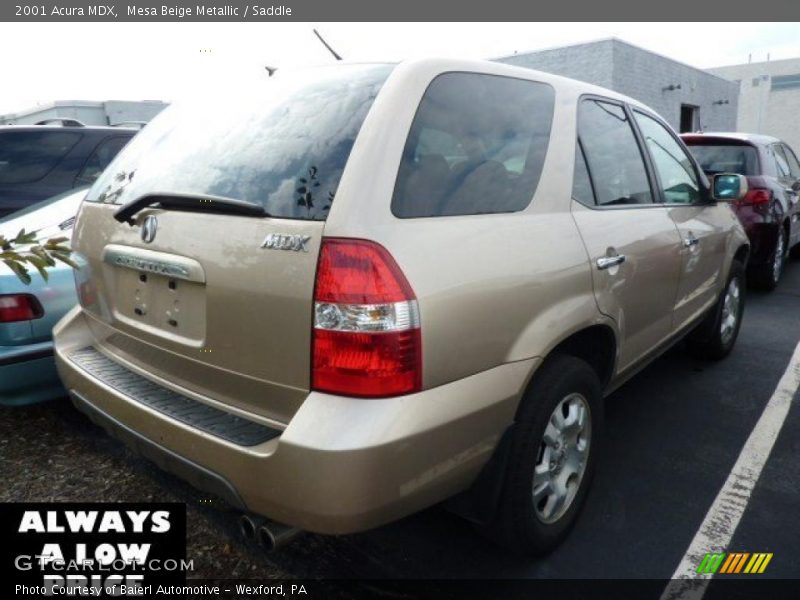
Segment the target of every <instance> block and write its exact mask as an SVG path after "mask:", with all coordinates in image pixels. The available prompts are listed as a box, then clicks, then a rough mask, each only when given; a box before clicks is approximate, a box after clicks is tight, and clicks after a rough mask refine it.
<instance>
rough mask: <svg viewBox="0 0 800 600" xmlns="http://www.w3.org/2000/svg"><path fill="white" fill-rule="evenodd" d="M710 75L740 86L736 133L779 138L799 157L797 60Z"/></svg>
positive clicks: (723, 69) (738, 67)
mask: <svg viewBox="0 0 800 600" xmlns="http://www.w3.org/2000/svg"><path fill="white" fill-rule="evenodd" d="M709 71H710V72H711V73H714V74H716V75H719V76H721V77H725V78H726V79H731V80H733V81H738V82H739V108H738V114H737V128H738V130H739V131H745V132H749V133H764V134H767V135H772V136H775V137H778V138H781V139H782V140H783V141H785V142H786V143H787V144H789V145H790V146H791V147H792V148H793V149H794V151H795V153H800V58H791V59H788V60H773V61H769V62H759V63H748V64H744V65H732V66H728V67H717V68H715V69H709Z"/></svg>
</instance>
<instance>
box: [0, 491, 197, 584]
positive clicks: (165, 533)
mask: <svg viewBox="0 0 800 600" xmlns="http://www.w3.org/2000/svg"><path fill="white" fill-rule="evenodd" d="M0 535H2V539H3V544H2V550H1V551H0V556H1V557H2V562H0V564H2V567H1V568H2V575H3V579H4V581H5V582H7V584H8V583H10V584H11V585H12V589H13V593H14V594H15V595H17V596H20V595H26V596H27V595H36V596H38V595H58V596H94V597H100V596H121V595H125V596H137V595H139V596H149V595H151V594H155V593H156V591H157V590H158V589H159V586H167V587H169V586H180V585H182V584H184V583H185V582H186V568H187V562H186V505H184V504H173V503H146V504H145V503H120V504H116V503H12V504H2V505H0ZM123 587H124V589H123ZM6 589H8V588H6Z"/></svg>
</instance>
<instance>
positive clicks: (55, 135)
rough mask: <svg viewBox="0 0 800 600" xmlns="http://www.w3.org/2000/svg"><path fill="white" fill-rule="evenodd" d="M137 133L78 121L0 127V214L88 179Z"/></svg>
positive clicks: (88, 182)
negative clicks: (71, 123)
mask: <svg viewBox="0 0 800 600" xmlns="http://www.w3.org/2000/svg"><path fill="white" fill-rule="evenodd" d="M66 123H70V121H66ZM73 123H75V122H74V121H73ZM136 132H137V130H135V129H123V128H119V127H88V126H83V125H80V124H75V125H62V126H58V125H49V124H45V125H31V126H21V125H6V126H0V218H2V217H4V216H6V215H9V214H11V213H13V212H15V211H18V210H20V209H22V208H25V207H26V206H29V205H31V204H34V203H36V202H39V201H41V200H45V199H47V198H50V197H52V196H55V195H56V194H60V193H62V192H66V191H68V190H71V189H75V188H79V187H86V186H87V185H89V184H91V183H92V182H93V181H94V180H95V179H96V178H97V176H98V175H100V173H101V172H102V171H103V169H105V168H106V165H108V163H109V162H111V159H112V158H114V156H116V154H117V152H119V151H120V149H122V147H123V146H124V145H125V144H127V143H128V141H129V140H130V139H131V138H132V137H133V136H134V135H135V134H136Z"/></svg>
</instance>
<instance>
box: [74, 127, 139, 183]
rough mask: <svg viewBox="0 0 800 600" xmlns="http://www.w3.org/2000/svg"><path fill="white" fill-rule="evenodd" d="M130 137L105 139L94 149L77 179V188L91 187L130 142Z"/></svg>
mask: <svg viewBox="0 0 800 600" xmlns="http://www.w3.org/2000/svg"><path fill="white" fill-rule="evenodd" d="M130 139H131V138H130V137H128V136H115V137H110V138H106V139H104V140H103V141H102V142H100V144H99V145H98V146H97V148H95V149H94V152H92V153H91V154H90V155H89V158H88V159H87V160H86V164H85V165H83V169H82V170H81V172H80V173H79V174H78V176H77V177H76V178H75V186H79V185H89V184H91V183H94V180H95V179H97V178H98V177H99V176H100V173H102V172H103V171H104V170H105V168H106V167H107V166H108V163H110V162H111V161H112V160H113V159H114V157H115V156H116V155H117V153H118V152H119V151H120V150H122V148H123V146H125V144H127V143H128V142H129V141H130Z"/></svg>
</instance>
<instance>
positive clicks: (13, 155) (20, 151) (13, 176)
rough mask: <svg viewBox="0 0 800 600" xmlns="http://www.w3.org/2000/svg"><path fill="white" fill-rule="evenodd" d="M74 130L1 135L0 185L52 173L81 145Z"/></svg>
mask: <svg viewBox="0 0 800 600" xmlns="http://www.w3.org/2000/svg"><path fill="white" fill-rule="evenodd" d="M81 137H82V136H81V134H80V133H77V132H75V131H46V130H44V131H6V132H3V135H2V136H0V183H31V182H33V181H38V180H40V179H41V178H42V177H44V176H45V175H47V174H48V173H49V172H50V171H52V170H53V167H55V166H56V165H57V164H58V163H59V162H60V161H61V159H62V158H64V157H65V156H66V155H67V153H68V152H69V151H70V150H71V149H72V147H73V146H74V145H75V144H77V143H78V140H80V139H81Z"/></svg>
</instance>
